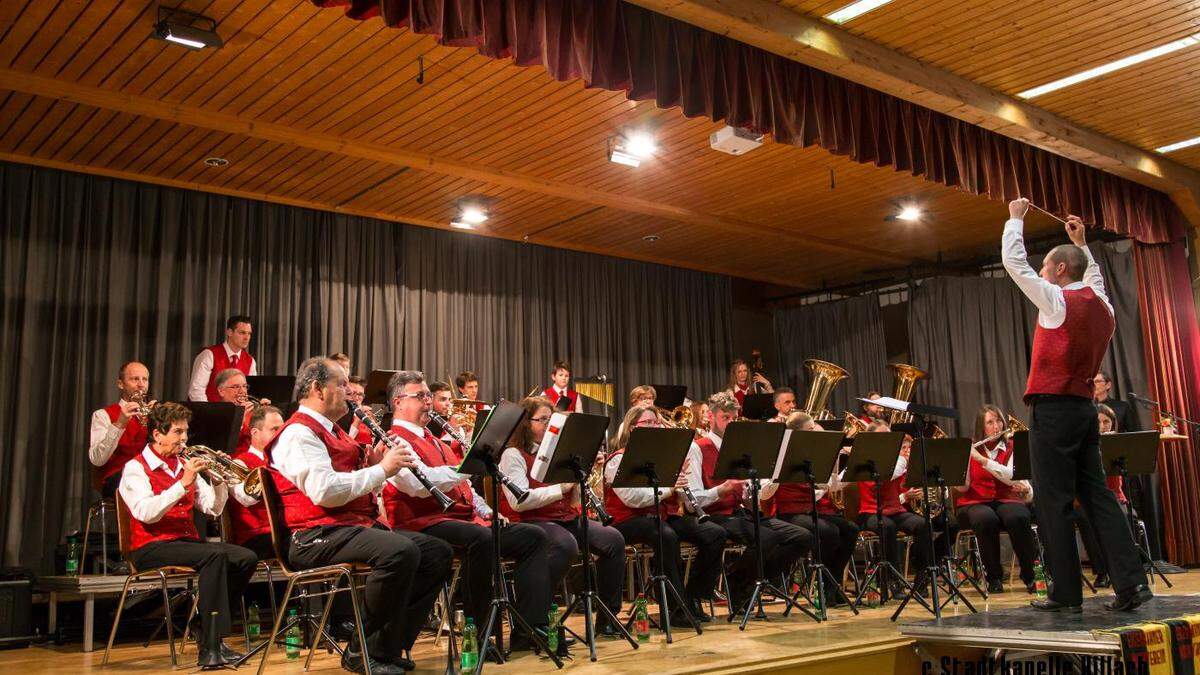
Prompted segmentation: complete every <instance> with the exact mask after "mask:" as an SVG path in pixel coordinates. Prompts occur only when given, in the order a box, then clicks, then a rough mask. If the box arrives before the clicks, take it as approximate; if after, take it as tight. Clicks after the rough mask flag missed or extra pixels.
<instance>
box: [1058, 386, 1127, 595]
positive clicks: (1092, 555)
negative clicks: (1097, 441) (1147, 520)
mask: <svg viewBox="0 0 1200 675" xmlns="http://www.w3.org/2000/svg"><path fill="white" fill-rule="evenodd" d="M1096 419H1097V420H1098V421H1099V423H1100V433H1102V434H1115V433H1117V414H1116V412H1115V411H1114V410H1113V409H1112V408H1110V407H1108V406H1106V405H1098V406H1096ZM1104 482H1105V483H1106V484H1107V485H1108V489H1109V490H1112V493H1113V495H1115V496H1116V498H1117V503H1118V504H1119V505H1120V506H1121V510H1122V511H1124V512H1125V513H1129V499H1128V498H1127V497H1126V496H1125V490H1124V486H1123V485H1122V483H1121V477H1120V476H1105V477H1104ZM1071 515H1072V518H1074V520H1075V524H1076V525H1077V526H1078V527H1079V538H1080V539H1081V540H1082V541H1083V548H1084V550H1085V551H1087V557H1088V562H1090V563H1091V564H1092V572H1094V573H1095V575H1096V580H1095V581H1094V582H1093V585H1094V586H1096V587H1097V588H1108V587H1110V586H1112V580H1111V579H1109V576H1108V561H1107V560H1106V559H1105V557H1104V547H1103V546H1101V545H1100V540H1099V538H1097V536H1096V528H1094V527H1092V521H1090V520H1088V517H1087V516H1086V515H1084V513H1083V509H1081V508H1079V503H1078V502H1076V504H1075V511H1074V513H1072V514H1071Z"/></svg>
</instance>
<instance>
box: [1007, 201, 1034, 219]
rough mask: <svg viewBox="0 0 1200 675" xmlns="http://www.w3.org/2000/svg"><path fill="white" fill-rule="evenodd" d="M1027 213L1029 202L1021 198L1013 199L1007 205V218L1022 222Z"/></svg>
mask: <svg viewBox="0 0 1200 675" xmlns="http://www.w3.org/2000/svg"><path fill="white" fill-rule="evenodd" d="M1028 212H1029V200H1028V199H1026V198H1024V197H1021V198H1020V199H1014V200H1012V201H1011V202H1009V203H1008V217H1009V218H1016V219H1018V220H1023V219H1024V218H1025V214H1026V213H1028Z"/></svg>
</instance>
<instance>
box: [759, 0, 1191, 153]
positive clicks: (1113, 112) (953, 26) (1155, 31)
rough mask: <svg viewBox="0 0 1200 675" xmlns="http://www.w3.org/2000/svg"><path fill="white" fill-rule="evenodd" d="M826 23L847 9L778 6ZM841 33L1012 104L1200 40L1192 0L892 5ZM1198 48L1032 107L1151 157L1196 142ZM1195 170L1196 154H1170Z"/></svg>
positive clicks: (820, 1) (819, 3) (784, 1)
mask: <svg viewBox="0 0 1200 675" xmlns="http://www.w3.org/2000/svg"><path fill="white" fill-rule="evenodd" d="M774 1H775V2H776V4H778V5H781V6H784V7H787V8H789V9H792V10H793V11H796V12H800V13H802V14H808V15H810V16H812V17H822V16H824V15H826V14H829V13H830V12H832V11H834V10H836V9H838V8H840V7H842V6H844V5H847V4H849V0H774ZM841 27H842V28H843V29H845V30H847V31H849V32H850V33H853V34H855V35H858V36H860V37H863V38H866V39H868V40H870V41H872V42H876V43H878V44H881V45H883V46H885V47H889V48H891V49H894V50H896V51H898V52H900V53H902V54H904V55H906V56H910V57H912V58H915V59H918V60H920V61H922V62H924V63H927V64H929V65H931V66H934V67H936V68H939V69H942V70H946V71H949V72H952V73H954V74H956V75H960V76H962V77H966V78H968V79H970V80H973V81H975V82H977V83H979V84H982V85H983V86H985V87H988V88H990V89H994V90H996V91H998V92H1001V93H1003V94H1008V95H1010V96H1015V95H1016V94H1017V93H1018V92H1021V91H1025V90H1027V89H1030V88H1032V87H1036V86H1038V85H1042V84H1046V83H1049V82H1053V81H1055V80H1059V79H1061V78H1064V77H1067V76H1069V75H1074V74H1075V73H1079V72H1082V71H1084V70H1088V69H1090V68H1094V67H1096V66H1100V65H1103V64H1106V63H1110V62H1112V61H1116V60H1117V59H1121V58H1124V57H1126V56H1129V55H1131V54H1136V53H1138V52H1142V51H1145V50H1147V49H1152V48H1154V47H1157V46H1159V45H1163V44H1166V43H1169V42H1173V41H1175V40H1179V39H1181V38H1185V37H1188V36H1190V35H1196V34H1197V33H1200V3H1197V2H1195V0H1129V1H1125V2H1097V1H1096V0H1062V1H1060V2H1045V0H1012V1H1010V2H995V0H894V1H893V2H891V3H889V4H887V5H885V6H883V7H881V8H879V9H877V10H875V11H873V12H868V13H866V14H864V15H862V16H860V17H858V18H855V19H853V20H851V21H849V22H847V23H845V24H842V26H841ZM1198 73H1200V45H1193V46H1191V47H1188V48H1185V49H1183V50H1180V51H1177V52H1175V53H1173V54H1169V55H1167V56H1163V57H1159V58H1156V59H1150V60H1148V61H1143V62H1142V63H1139V64H1136V65H1134V66H1131V67H1129V68H1125V69H1123V70H1120V71H1116V72H1114V73H1110V74H1108V75H1105V76H1103V77H1099V78H1096V79H1092V80H1089V81H1086V82H1081V83H1079V84H1075V85H1072V86H1070V87H1066V88H1064V89H1060V90H1058V91H1055V92H1051V93H1049V94H1045V95H1043V96H1039V97H1036V98H1034V99H1032V103H1034V104H1035V105H1037V106H1039V107H1041V108H1044V109H1046V110H1048V111H1050V112H1052V113H1054V114H1056V115H1059V116H1060V117H1063V118H1065V119H1067V120H1069V121H1071V122H1075V123H1076V124H1079V125H1081V126H1084V127H1088V128H1090V129H1093V130H1095V131H1098V132H1100V133H1102V134H1105V135H1107V136H1111V137H1113V138H1115V139H1118V140H1121V141H1124V142H1126V143H1129V144H1130V145H1134V146H1137V147H1140V148H1142V149H1144V150H1149V151H1153V150H1154V149H1155V148H1158V147H1162V146H1164V145H1168V144H1171V143H1175V142H1178V141H1182V140H1186V139H1189V138H1195V137H1196V136H1200V77H1197V74H1198ZM1169 157H1170V158H1171V159H1173V160H1175V161H1177V162H1179V163H1180V164H1184V165H1186V166H1189V167H1191V168H1193V169H1200V146H1192V147H1191V148H1187V149H1184V150H1180V151H1177V152H1173V153H1171V154H1170V155H1169Z"/></svg>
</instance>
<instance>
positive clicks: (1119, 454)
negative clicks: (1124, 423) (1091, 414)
mask: <svg viewBox="0 0 1200 675" xmlns="http://www.w3.org/2000/svg"><path fill="white" fill-rule="evenodd" d="M1159 441H1160V439H1159V437H1158V431H1155V430H1150V431H1131V432H1126V433H1120V434H1100V455H1101V457H1102V458H1103V460H1104V473H1105V474H1106V475H1109V476H1120V475H1121V466H1122V465H1124V467H1125V473H1127V474H1128V475H1130V476H1136V475H1139V474H1149V473H1156V472H1157V471H1158V446H1159Z"/></svg>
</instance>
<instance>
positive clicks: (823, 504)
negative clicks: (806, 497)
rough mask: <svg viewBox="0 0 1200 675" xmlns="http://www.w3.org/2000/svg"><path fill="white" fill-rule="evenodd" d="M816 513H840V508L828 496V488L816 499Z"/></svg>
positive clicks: (829, 514)
mask: <svg viewBox="0 0 1200 675" xmlns="http://www.w3.org/2000/svg"><path fill="white" fill-rule="evenodd" d="M817 513H819V514H821V515H823V516H840V515H842V510H841V509H839V508H838V507H837V506H836V505H835V504H834V503H833V500H832V499H830V498H829V491H828V490H826V491H825V494H824V495H821V498H820V499H818V500H817Z"/></svg>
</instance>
